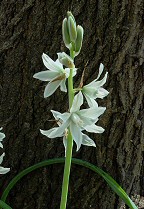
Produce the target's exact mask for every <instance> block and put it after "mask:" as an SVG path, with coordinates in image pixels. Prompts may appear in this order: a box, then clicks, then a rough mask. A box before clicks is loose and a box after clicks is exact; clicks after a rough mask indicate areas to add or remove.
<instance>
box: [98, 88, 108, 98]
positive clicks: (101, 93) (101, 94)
mask: <svg viewBox="0 0 144 209" xmlns="http://www.w3.org/2000/svg"><path fill="white" fill-rule="evenodd" d="M108 94H109V92H108V91H107V90H106V89H104V88H101V87H100V88H99V89H98V92H97V95H96V97H97V98H100V99H103V98H104V97H106V96H107V95H108Z"/></svg>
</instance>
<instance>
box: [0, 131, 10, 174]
mask: <svg viewBox="0 0 144 209" xmlns="http://www.w3.org/2000/svg"><path fill="white" fill-rule="evenodd" d="M1 130H2V128H0V131H1ZM4 138H5V134H4V133H2V132H0V147H1V148H3V144H2V141H3V139H4ZM4 156H5V153H3V154H2V155H1V156H0V164H1V163H2V162H3V158H4ZM9 171H10V168H4V167H2V166H0V174H6V173H7V172H9Z"/></svg>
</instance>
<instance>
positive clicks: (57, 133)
mask: <svg viewBox="0 0 144 209" xmlns="http://www.w3.org/2000/svg"><path fill="white" fill-rule="evenodd" d="M69 123H70V121H69V120H67V121H65V122H64V123H63V124H62V125H61V126H59V127H58V128H57V129H56V130H55V131H53V132H51V133H50V134H49V138H56V137H61V136H62V135H63V134H64V131H65V129H66V128H67V127H68V126H69Z"/></svg>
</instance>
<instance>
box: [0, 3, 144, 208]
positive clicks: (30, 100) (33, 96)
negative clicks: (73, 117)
mask: <svg viewBox="0 0 144 209" xmlns="http://www.w3.org/2000/svg"><path fill="white" fill-rule="evenodd" d="M143 6H144V2H143V0H129V1H128V0H122V1H120V0H118V1H115V0H99V1H95V0H88V1H86V0H82V1H77V0H73V1H65V0H64V1H62V0H59V1H54V0H49V1H46V0H43V1H38V0H21V1H16V0H9V1H7V0H1V2H0V28H1V34H0V68H1V70H0V98H1V99H0V101H1V108H0V125H1V126H3V127H4V132H5V134H6V139H5V141H4V147H5V152H6V157H5V163H4V165H5V166H9V167H11V172H10V173H8V174H7V175H4V176H2V177H1V186H2V187H3V188H4V186H5V185H7V184H8V182H9V181H10V180H11V179H12V178H13V177H14V176H15V175H16V174H17V173H19V172H20V171H21V170H23V169H25V168H27V167H28V166H30V165H33V164H35V163H37V162H40V161H42V160H46V159H50V158H53V157H60V156H64V148H63V144H62V140H61V139H47V138H46V137H44V136H43V135H41V134H40V132H39V129H40V128H41V129H48V128H50V127H51V126H52V125H53V123H51V122H49V121H48V120H49V119H52V115H51V113H50V110H51V109H54V110H58V111H60V112H64V111H66V110H67V105H68V104H67V103H68V102H67V95H65V94H63V93H61V92H60V91H59V90H57V92H56V93H55V94H54V95H52V96H51V97H50V98H48V99H44V98H43V91H44V86H45V83H44V82H40V81H38V80H36V79H33V77H32V76H33V74H34V73H36V72H39V71H41V70H44V69H45V68H44V66H43V63H42V60H41V54H42V53H43V52H45V53H48V55H49V56H51V57H52V58H53V59H56V58H57V55H56V53H57V52H59V51H63V50H65V52H67V50H66V48H65V47H64V44H63V41H62V35H61V23H62V20H63V18H64V17H65V15H66V12H67V10H71V11H72V12H73V14H74V16H75V18H76V20H77V23H78V24H80V25H82V26H83V28H84V31H85V34H84V42H83V47H82V51H81V54H80V55H79V56H78V57H77V58H76V66H77V67H78V68H79V70H78V75H77V76H76V79H75V86H77V85H78V84H79V81H80V77H81V74H82V71H83V69H84V66H85V64H86V63H87V62H88V64H87V67H86V73H85V77H84V82H85V84H87V83H88V82H89V81H91V80H92V79H93V78H95V77H96V76H97V74H98V66H99V64H100V62H102V63H103V64H104V65H105V67H106V70H108V72H109V78H108V82H107V84H106V86H105V88H106V89H108V90H109V91H110V94H109V96H108V97H107V98H105V99H104V100H103V101H101V100H100V101H99V102H100V104H101V105H102V106H106V107H107V111H106V113H105V114H104V115H103V117H102V118H101V120H100V122H99V124H100V125H102V126H103V127H104V128H105V129H106V131H105V133H104V134H101V135H91V137H92V138H93V139H95V141H96V143H97V148H96V149H95V148H90V147H82V148H81V149H80V151H79V152H78V153H76V152H75V151H74V154H73V156H74V157H77V158H81V159H84V160H87V161H89V162H91V163H93V164H95V165H98V166H99V167H101V168H102V169H104V170H105V171H107V172H108V173H110V174H111V175H112V176H113V177H114V178H115V179H116V180H117V181H118V182H119V183H120V184H121V185H122V187H123V188H124V189H125V190H126V191H127V192H128V194H130V195H144V190H143V187H144V178H143V175H144V169H143V166H144V162H143V155H144V154H143V153H144V149H143V148H144V138H143V134H144V131H143V130H144V129H143V122H144V111H143V108H144V106H143V101H142V100H143V96H144V85H143V81H144V71H143V67H144V36H143V35H144V30H143V28H144V19H143V18H144V14H143ZM74 148H75V147H74ZM62 175H63V166H62V165H58V166H56V165H54V166H50V167H47V168H42V169H39V170H37V171H35V172H33V173H31V174H30V175H28V176H26V177H25V178H23V179H22V180H21V181H20V182H19V183H18V184H17V185H16V187H15V188H14V189H13V190H12V191H11V193H10V195H9V197H8V200H7V202H9V204H10V205H11V207H12V208H14V209H19V208H23V209H46V208H49V209H54V208H55V209H58V208H59V203H60V194H61V185H62ZM121 205H123V203H122V202H121V201H120V200H119V198H118V197H117V196H116V195H115V194H114V193H113V192H112V191H111V189H110V188H109V187H108V186H107V184H106V183H105V182H104V181H103V180H102V179H101V178H100V177H99V176H98V175H95V174H94V173H92V172H91V171H89V170H87V169H85V168H81V167H79V166H72V170H71V179H70V188H69V197H68V206H67V208H68V209H69V208H71V209H78V208H81V209H86V208H91V209H110V208H111V209H112V208H114V209H119V208H120V207H121Z"/></svg>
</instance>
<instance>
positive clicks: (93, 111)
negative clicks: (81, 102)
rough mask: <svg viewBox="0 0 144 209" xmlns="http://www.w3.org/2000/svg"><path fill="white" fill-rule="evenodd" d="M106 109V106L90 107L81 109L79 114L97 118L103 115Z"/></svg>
mask: <svg viewBox="0 0 144 209" xmlns="http://www.w3.org/2000/svg"><path fill="white" fill-rule="evenodd" d="M105 110H106V108H105V107H91V108H88V109H83V110H80V111H79V112H78V115H79V116H83V117H87V118H90V119H93V120H95V119H96V118H98V117H99V116H100V115H102V114H103V113H104V111H105Z"/></svg>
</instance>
